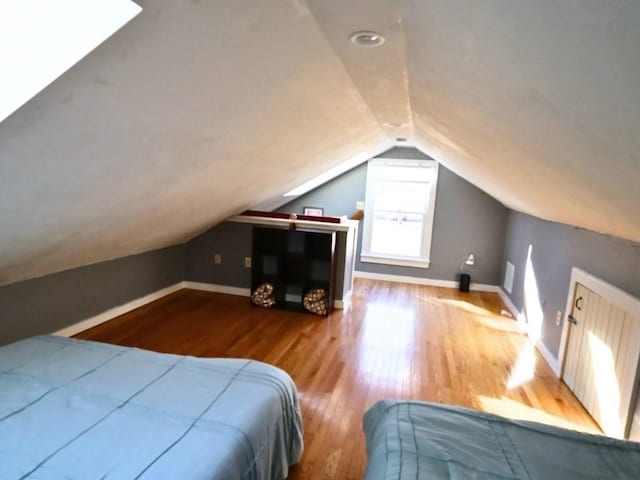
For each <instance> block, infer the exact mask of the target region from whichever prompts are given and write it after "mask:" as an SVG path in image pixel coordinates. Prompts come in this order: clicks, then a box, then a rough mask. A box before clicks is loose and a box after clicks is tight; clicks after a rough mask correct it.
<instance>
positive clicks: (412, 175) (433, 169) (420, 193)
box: [360, 158, 438, 268]
mask: <svg viewBox="0 0 640 480" xmlns="http://www.w3.org/2000/svg"><path fill="white" fill-rule="evenodd" d="M437 183H438V163H437V162H436V161H435V160H399V159H390V158H389V159H374V160H370V161H369V163H368V165H367V191H366V199H365V216H364V231H363V239H362V254H361V256H360V260H362V261H363V262H374V263H385V264H389V265H404V266H410V267H422V268H428V267H429V262H430V250H431V230H432V228H433V212H434V207H435V200H436V185H437Z"/></svg>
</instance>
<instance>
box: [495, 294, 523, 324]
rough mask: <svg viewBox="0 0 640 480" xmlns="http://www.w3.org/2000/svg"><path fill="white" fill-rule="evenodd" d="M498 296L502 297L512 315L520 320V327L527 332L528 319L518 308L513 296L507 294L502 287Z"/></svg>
mask: <svg viewBox="0 0 640 480" xmlns="http://www.w3.org/2000/svg"><path fill="white" fill-rule="evenodd" d="M498 296H499V297H500V299H501V300H502V302H503V303H504V304H505V305H506V306H507V308H508V309H509V311H510V312H511V315H513V318H515V319H516V321H517V322H518V327H520V328H521V329H522V331H523V332H526V331H527V328H526V327H527V319H526V317H525V316H524V313H522V312H521V311H520V310H518V309H517V308H516V306H515V305H514V304H513V302H512V301H511V298H509V295H507V294H506V293H505V292H504V290H503V289H502V288H498Z"/></svg>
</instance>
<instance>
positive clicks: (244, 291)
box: [182, 282, 251, 297]
mask: <svg viewBox="0 0 640 480" xmlns="http://www.w3.org/2000/svg"><path fill="white" fill-rule="evenodd" d="M182 288H190V289H192V290H202V291H205V292H215V293H225V294H227V295H238V296H240V297H250V296H251V289H249V288H242V287H230V286H229V285H219V284H216V283H204V282H182Z"/></svg>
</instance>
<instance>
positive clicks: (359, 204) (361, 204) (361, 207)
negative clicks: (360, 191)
mask: <svg viewBox="0 0 640 480" xmlns="http://www.w3.org/2000/svg"><path fill="white" fill-rule="evenodd" d="M356 210H364V202H363V201H362V200H359V201H357V202H356Z"/></svg>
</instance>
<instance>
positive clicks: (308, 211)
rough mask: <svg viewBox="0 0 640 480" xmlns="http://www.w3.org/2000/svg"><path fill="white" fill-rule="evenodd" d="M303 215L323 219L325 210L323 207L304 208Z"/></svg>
mask: <svg viewBox="0 0 640 480" xmlns="http://www.w3.org/2000/svg"><path fill="white" fill-rule="evenodd" d="M302 214H303V215H311V216H313V217H323V216H324V208H321V207H304V208H303V209H302Z"/></svg>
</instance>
